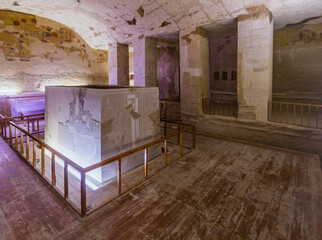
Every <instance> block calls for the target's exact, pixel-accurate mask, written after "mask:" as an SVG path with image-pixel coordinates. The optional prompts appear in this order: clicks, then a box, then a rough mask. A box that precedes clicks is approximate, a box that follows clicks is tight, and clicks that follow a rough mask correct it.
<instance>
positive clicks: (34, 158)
mask: <svg viewBox="0 0 322 240" xmlns="http://www.w3.org/2000/svg"><path fill="white" fill-rule="evenodd" d="M32 146H33V151H32V155H33V161H32V165H33V167H34V168H35V167H36V164H37V152H36V141H35V140H33V144H32Z"/></svg>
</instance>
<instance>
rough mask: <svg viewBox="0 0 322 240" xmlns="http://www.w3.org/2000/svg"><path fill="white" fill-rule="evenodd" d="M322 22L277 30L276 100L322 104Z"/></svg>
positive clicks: (275, 62)
mask: <svg viewBox="0 0 322 240" xmlns="http://www.w3.org/2000/svg"><path fill="white" fill-rule="evenodd" d="M321 56H322V24H300V25H296V26H290V27H287V28H283V29H278V30H275V31H274V66H273V79H274V81H273V93H275V94H276V95H275V96H274V95H273V98H274V99H273V100H278V101H283V102H300V103H311V104H322V94H321V89H322V79H321V76H322V68H321V67H320V66H322V58H321Z"/></svg>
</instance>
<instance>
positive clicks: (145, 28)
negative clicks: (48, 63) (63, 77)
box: [0, 0, 322, 49]
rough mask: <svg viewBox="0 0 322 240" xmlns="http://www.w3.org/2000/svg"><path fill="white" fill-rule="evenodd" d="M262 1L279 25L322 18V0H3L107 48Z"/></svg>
mask: <svg viewBox="0 0 322 240" xmlns="http://www.w3.org/2000/svg"><path fill="white" fill-rule="evenodd" d="M261 4H265V5H266V6H267V7H268V8H269V9H270V10H271V11H272V13H273V15H274V21H275V27H276V28H280V27H283V26H285V25H287V24H294V23H299V22H304V23H306V22H308V21H309V20H310V19H308V18H312V17H321V19H320V18H315V19H313V20H314V21H319V20H322V1H321V0H54V1H53V0H0V9H7V10H13V11H20V12H25V13H30V14H34V15H38V16H42V17H46V18H49V19H52V20H55V21H57V22H60V23H63V24H65V25H66V26H68V27H70V28H72V29H73V30H75V31H76V32H77V33H79V34H80V35H81V36H82V37H83V38H84V40H85V41H87V42H88V44H89V45H90V46H91V47H92V48H98V49H107V48H108V44H109V43H110V42H112V41H113V39H115V40H117V41H118V42H122V43H131V42H133V41H135V40H137V39H138V38H142V37H143V36H160V35H162V34H169V33H173V32H178V31H179V30H182V29H185V28H188V27H191V26H200V25H209V24H212V25H213V26H215V24H219V23H222V22H228V23H229V21H227V20H231V19H234V18H236V17H237V16H238V15H240V14H246V13H247V8H248V7H251V6H255V5H261ZM223 26H224V25H223V24H221V26H220V27H221V28H222V27H223ZM214 29H216V27H214Z"/></svg>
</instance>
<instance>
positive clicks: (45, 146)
mask: <svg viewBox="0 0 322 240" xmlns="http://www.w3.org/2000/svg"><path fill="white" fill-rule="evenodd" d="M165 122H166V123H167V122H168V123H175V124H179V125H180V126H181V125H187V124H184V123H177V122H174V121H172V122H171V121H165ZM165 127H166V126H165ZM12 128H15V131H14V133H15V135H14V136H13V132H12ZM179 128H180V127H179ZM190 129H191V130H192V149H194V148H195V126H193V125H187V127H185V128H183V129H180V130H178V131H176V132H174V133H171V134H169V135H167V136H164V137H162V138H160V139H157V140H154V141H152V142H149V143H146V144H143V145H141V146H139V147H136V148H134V149H131V150H129V151H125V152H123V153H121V154H118V155H116V156H114V157H111V158H108V159H106V160H105V161H102V162H99V163H96V164H93V165H91V166H89V167H86V168H83V167H81V166H79V165H78V164H77V163H75V162H73V161H72V160H70V159H69V158H68V157H66V156H65V155H63V154H61V153H59V152H58V151H56V150H55V149H54V148H52V147H50V146H49V145H48V144H46V143H44V142H43V140H41V139H39V138H38V137H36V136H34V135H32V134H31V133H30V132H29V131H27V130H25V129H24V128H22V127H20V126H18V124H17V123H16V122H13V121H10V122H9V133H10V138H9V139H10V142H9V143H10V145H11V146H12V148H13V149H14V150H15V151H16V152H17V153H18V154H20V155H22V156H23V154H24V153H26V156H25V157H24V156H23V158H24V159H25V160H26V161H27V162H29V163H31V164H32V166H33V168H34V169H35V170H36V172H38V173H39V174H40V175H41V176H42V177H43V178H45V150H46V149H48V150H49V151H50V152H51V154H52V155H51V182H49V180H46V181H47V182H48V183H49V184H50V185H51V187H52V188H53V189H54V190H55V191H56V192H58V193H59V195H60V196H61V197H62V198H63V199H64V200H65V201H66V202H67V203H68V204H69V205H70V206H71V207H72V208H74V209H75V210H76V212H77V213H78V214H80V215H81V216H82V217H84V216H86V215H88V214H90V213H91V212H93V211H95V210H97V209H99V208H100V207H101V206H103V205H105V204H107V203H108V202H110V201H111V200H113V199H115V198H116V197H117V196H116V197H114V198H112V199H110V200H107V201H106V202H104V204H103V205H101V206H99V207H96V208H94V209H93V211H91V212H89V213H88V211H89V210H88V209H87V204H86V202H87V200H86V198H87V195H86V191H87V190H86V173H87V172H89V171H92V170H94V169H97V168H99V167H102V166H105V165H107V164H110V163H112V162H115V161H118V175H117V179H118V188H119V194H118V196H120V195H122V194H124V193H125V192H127V191H129V190H130V189H132V188H133V186H132V187H130V188H129V189H127V190H126V191H124V192H122V185H121V181H122V180H121V179H122V171H121V165H122V164H121V161H122V159H123V158H125V157H127V156H130V155H132V154H133V153H136V152H139V151H141V150H144V177H145V180H146V179H148V178H149V177H151V176H152V175H150V174H149V175H148V161H149V159H148V148H149V147H151V146H153V145H156V144H159V143H162V142H163V143H164V166H163V168H165V167H166V166H168V165H171V164H172V163H174V162H176V161H177V160H178V159H180V158H181V157H183V156H184V152H183V133H184V132H187V131H188V130H190ZM18 131H20V133H19V132H18ZM24 134H25V136H24ZM176 135H178V145H179V146H180V155H179V157H178V158H176V160H174V161H173V162H172V163H169V164H168V153H167V149H168V139H169V138H171V137H174V136H176ZM24 137H26V146H24V142H25V141H24ZM19 138H20V141H19ZM13 139H15V142H14V143H13ZM31 140H32V141H33V142H34V143H33V148H32V150H31V151H33V159H32V162H30V161H29V160H30V159H29V154H30V146H29V144H30V141H31ZM19 142H20V149H19V147H18V145H19ZM35 143H38V144H39V145H40V146H41V171H40V172H39V171H38V170H37V169H36V165H37V157H36V155H37V153H36V145H35ZM25 147H26V148H25ZM24 150H26V152H25V151H24ZM185 154H187V153H185ZM56 157H59V158H60V159H61V160H62V161H63V162H64V168H63V169H64V170H63V172H64V174H63V175H64V180H63V192H62V193H61V191H59V190H58V189H57V188H55V187H56V167H55V162H56V160H55V158H56ZM68 166H71V167H73V168H74V169H76V170H77V171H78V172H79V173H80V176H81V177H80V196H81V198H80V205H77V206H78V207H77V206H76V205H74V203H73V202H72V200H71V199H69V190H68V189H69V187H68V185H69V177H68V171H69V170H68ZM159 170H161V169H158V171H159ZM154 174H155V173H154ZM45 179H46V178H45ZM140 183H142V182H140ZM140 183H137V184H136V186H137V185H138V184H140ZM79 209H80V210H79Z"/></svg>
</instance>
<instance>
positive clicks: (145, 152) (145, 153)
mask: <svg viewBox="0 0 322 240" xmlns="http://www.w3.org/2000/svg"><path fill="white" fill-rule="evenodd" d="M148 161H149V150H148V148H145V149H144V176H145V178H146V179H147V178H148Z"/></svg>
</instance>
